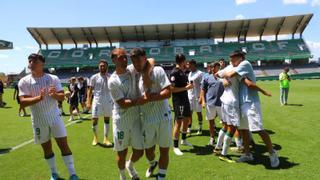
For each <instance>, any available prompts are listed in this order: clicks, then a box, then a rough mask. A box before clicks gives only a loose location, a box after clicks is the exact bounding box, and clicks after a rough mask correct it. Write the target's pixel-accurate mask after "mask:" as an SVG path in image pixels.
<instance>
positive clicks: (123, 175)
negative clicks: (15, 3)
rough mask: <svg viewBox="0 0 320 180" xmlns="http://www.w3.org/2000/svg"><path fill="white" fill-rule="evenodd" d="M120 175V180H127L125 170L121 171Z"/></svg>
mask: <svg viewBox="0 0 320 180" xmlns="http://www.w3.org/2000/svg"><path fill="white" fill-rule="evenodd" d="M119 174H120V180H125V179H126V172H125V169H119Z"/></svg>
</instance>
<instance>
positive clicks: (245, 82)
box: [242, 78, 272, 97]
mask: <svg viewBox="0 0 320 180" xmlns="http://www.w3.org/2000/svg"><path fill="white" fill-rule="evenodd" d="M242 83H244V84H245V85H246V86H247V87H248V88H250V89H254V90H257V91H259V92H261V93H262V94H263V95H265V96H269V97H271V96H272V95H271V93H269V92H267V91H265V90H264V89H262V88H261V87H259V86H258V85H257V84H255V83H253V82H252V81H251V80H250V79H248V78H243V79H242Z"/></svg>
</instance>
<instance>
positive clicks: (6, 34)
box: [0, 0, 320, 73]
mask: <svg viewBox="0 0 320 180" xmlns="http://www.w3.org/2000/svg"><path fill="white" fill-rule="evenodd" d="M0 8H1V15H0V24H1V28H0V39H3V40H9V41H12V42H13V43H14V49H13V50H4V51H0V72H5V73H11V72H20V71H21V70H22V69H23V68H24V67H26V62H27V61H26V57H27V56H28V54H30V53H32V52H36V51H37V50H38V45H37V43H36V42H35V41H34V40H33V38H32V37H31V36H30V34H29V33H28V32H27V30H26V27H70V26H110V25H134V24H156V23H179V22H196V21H211V20H232V19H237V18H245V19H247V18H264V17H273V16H286V15H296V14H304V13H313V14H314V17H313V18H312V20H311V22H310V23H309V26H308V27H307V28H306V30H305V32H304V39H305V40H306V41H307V43H308V45H309V47H310V49H311V51H312V54H314V56H315V58H318V57H320V34H319V32H320V31H319V30H320V0H197V1H194V0H135V1H130V0H122V1H108V0H105V1H103V0H90V1H84V0H50V1H48V0H47V1H45V0H27V1H18V0H1V1H0Z"/></svg>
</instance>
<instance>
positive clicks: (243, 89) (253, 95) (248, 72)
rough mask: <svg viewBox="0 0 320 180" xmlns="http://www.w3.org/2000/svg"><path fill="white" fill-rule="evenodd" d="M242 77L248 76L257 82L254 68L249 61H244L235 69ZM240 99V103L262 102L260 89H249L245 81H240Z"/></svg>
mask: <svg viewBox="0 0 320 180" xmlns="http://www.w3.org/2000/svg"><path fill="white" fill-rule="evenodd" d="M235 71H236V73H238V74H239V75H240V76H241V78H247V79H249V80H251V81H252V82H253V83H256V76H255V75H254V72H253V68H252V66H251V64H250V62H249V61H247V60H244V61H242V62H241V63H240V64H239V65H238V66H237V67H236V69H235ZM239 101H240V105H242V104H244V103H253V102H260V99H259V95H258V91H257V90H254V89H249V88H248V86H246V85H245V84H244V83H243V82H241V83H240V90H239Z"/></svg>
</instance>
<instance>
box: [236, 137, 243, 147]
mask: <svg viewBox="0 0 320 180" xmlns="http://www.w3.org/2000/svg"><path fill="white" fill-rule="evenodd" d="M235 140H236V145H237V147H238V148H240V147H242V141H241V138H239V137H236V138H235Z"/></svg>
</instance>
